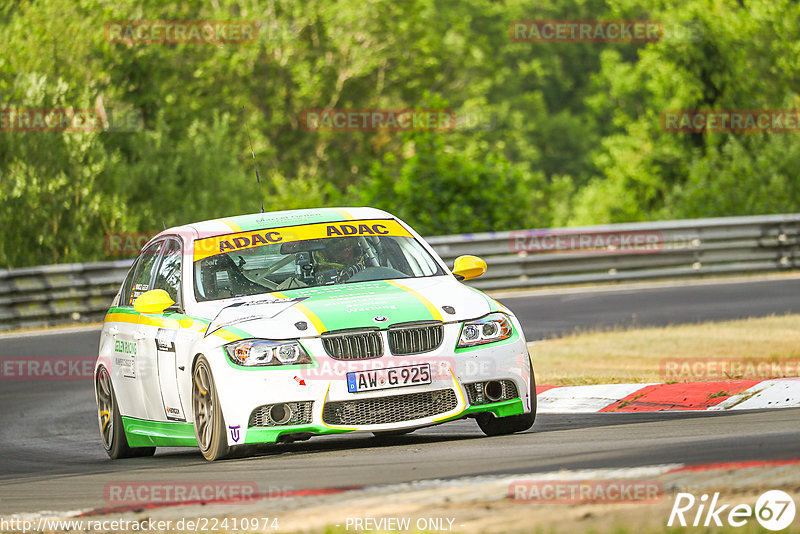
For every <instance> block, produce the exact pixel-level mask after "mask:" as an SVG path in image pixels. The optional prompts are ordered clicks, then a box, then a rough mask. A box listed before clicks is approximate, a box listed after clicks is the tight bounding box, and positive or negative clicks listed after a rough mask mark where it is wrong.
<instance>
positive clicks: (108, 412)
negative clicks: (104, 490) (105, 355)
mask: <svg viewBox="0 0 800 534" xmlns="http://www.w3.org/2000/svg"><path fill="white" fill-rule="evenodd" d="M94 387H95V392H96V393H97V423H98V425H99V427H100V440H101V441H102V442H103V448H105V450H106V453H108V456H109V457H110V458H111V459H112V460H119V459H121V458H139V457H142V456H153V455H154V454H155V453H156V448H155V447H131V446H130V445H128V438H127V437H125V428H124V427H123V426H122V415H121V414H120V413H119V404H117V397H116V394H115V393H114V385H113V384H112V383H111V376H110V375H109V374H108V371H107V370H106V368H105V367H100V369H99V370H98V371H97V375H96V376H95V379H94Z"/></svg>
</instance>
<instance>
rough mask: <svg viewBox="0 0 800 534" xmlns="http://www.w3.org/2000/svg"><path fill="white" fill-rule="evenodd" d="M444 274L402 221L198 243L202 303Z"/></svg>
mask: <svg viewBox="0 0 800 534" xmlns="http://www.w3.org/2000/svg"><path fill="white" fill-rule="evenodd" d="M442 274H444V272H443V270H442V269H441V267H440V266H439V264H438V263H437V262H436V261H435V260H434V259H433V258H432V257H431V255H430V254H429V253H428V251H427V250H425V248H423V246H422V245H421V244H420V243H419V242H418V241H417V240H416V239H414V237H412V236H411V235H410V234H409V233H408V231H407V230H406V229H405V228H404V227H403V226H401V225H400V224H399V223H397V221H393V220H378V221H375V220H371V221H348V222H347V223H321V224H311V225H303V226H297V227H290V228H275V229H262V230H256V231H249V232H241V233H238V234H232V235H227V236H220V237H213V238H207V239H202V240H198V241H195V262H194V288H195V297H196V299H197V300H198V301H200V302H202V301H209V300H218V299H224V298H229V297H239V296H248V295H258V294H262V293H270V292H273V291H286V290H291V289H298V288H304V287H314V286H324V285H334V284H349V283H355V282H367V281H374V280H391V279H395V278H419V277H425V276H436V275H442Z"/></svg>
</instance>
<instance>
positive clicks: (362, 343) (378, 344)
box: [322, 329, 383, 360]
mask: <svg viewBox="0 0 800 534" xmlns="http://www.w3.org/2000/svg"><path fill="white" fill-rule="evenodd" d="M322 345H323V346H324V347H325V352H327V353H328V356H330V357H331V358H334V359H336V360H368V359H370V358H380V357H381V356H383V341H382V340H381V334H380V332H379V331H378V330H377V329H375V330H360V331H352V330H351V331H341V330H340V331H338V332H334V333H330V332H329V333H327V334H324V335H323V336H322Z"/></svg>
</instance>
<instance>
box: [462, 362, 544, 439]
mask: <svg viewBox="0 0 800 534" xmlns="http://www.w3.org/2000/svg"><path fill="white" fill-rule="evenodd" d="M530 395H531V411H530V413H523V414H520V415H510V416H508V417H495V415H494V414H493V413H491V412H483V413H479V414H477V415H476V416H475V419H476V420H477V421H478V426H479V427H480V428H481V430H482V431H483V433H484V434H486V435H487V436H504V435H507V434H514V433H516V432H525V431H526V430H528V429H530V428H531V427H532V426H533V423H534V421H536V381H535V380H534V377H533V365H531V387H530Z"/></svg>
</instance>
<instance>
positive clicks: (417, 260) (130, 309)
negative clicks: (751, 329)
mask: <svg viewBox="0 0 800 534" xmlns="http://www.w3.org/2000/svg"><path fill="white" fill-rule="evenodd" d="M485 270H486V264H485V263H484V262H483V260H481V259H479V258H476V257H474V256H462V257H460V258H458V259H456V261H455V266H454V269H453V271H452V272H450V270H449V269H448V268H447V266H446V265H445V263H444V262H443V261H442V260H441V258H439V256H438V255H437V254H436V252H434V250H433V249H432V248H431V247H430V245H428V244H427V243H426V242H425V241H424V240H423V239H422V238H421V237H420V236H419V235H418V234H417V233H416V232H415V231H414V230H412V229H411V228H410V227H409V226H407V225H406V224H405V223H403V222H402V221H400V220H398V219H397V218H395V217H393V216H392V215H390V214H388V213H386V212H383V211H380V210H376V209H372V208H341V209H335V208H325V209H315V210H297V211H284V212H274V213H257V214H254V215H245V216H239V217H231V218H228V219H217V220H212V221H205V222H201V223H197V224H190V225H186V226H181V227H177V228H171V229H169V230H165V231H163V232H161V233H160V234H159V235H157V236H156V237H154V238H153V239H152V240H151V241H150V242H149V243H148V244H147V245H146V246H145V247H144V248H143V249H142V252H141V254H140V255H139V257H138V258H137V259H136V261H135V262H134V264H133V266H132V267H131V269H130V271H129V272H128V274H127V276H126V277H125V281H124V282H123V284H122V287H121V289H120V291H119V293H118V294H117V296H116V297H115V298H114V302H113V305H112V307H111V309H110V310H109V311H108V314H107V315H106V317H105V322H104V325H103V330H102V333H101V337H100V354H99V357H98V359H97V365H96V372H95V391H96V398H97V413H98V419H99V425H100V433H101V436H102V440H103V444H104V446H105V448H106V450H107V451H108V454H109V455H110V456H111V457H112V458H123V457H131V456H146V455H151V454H153V453H154V452H155V448H156V447H176V446H178V447H180V446H186V447H199V448H200V451H201V452H202V453H203V456H205V458H206V459H208V460H216V459H220V458H224V457H226V456H229V455H230V454H231V453H232V452H234V451H236V450H237V449H238V448H241V447H242V446H245V445H248V444H261V443H274V442H278V441H294V440H299V439H307V438H309V437H311V436H316V435H324V434H337V433H345V432H372V433H375V434H378V435H380V434H381V433H387V434H397V433H406V432H411V431H413V430H414V429H417V428H421V427H425V426H430V425H435V424H438V423H443V422H445V421H452V420H455V419H461V418H464V417H474V418H475V419H477V422H478V425H479V426H480V428H481V429H482V430H483V432H484V433H486V434H487V435H499V434H508V433H512V432H520V431H524V430H527V429H529V428H530V427H531V426H532V425H533V422H534V418H535V416H536V395H535V390H534V378H533V367H532V364H531V360H530V356H529V354H528V350H527V346H526V344H525V338H524V335H523V333H522V328H521V326H520V324H519V321H518V320H517V318H516V317H515V316H514V314H513V313H511V312H510V311H509V310H508V309H507V308H505V307H504V306H502V305H501V304H499V303H498V302H496V301H495V300H494V299H492V298H490V297H488V296H487V295H485V294H483V293H482V292H480V291H478V290H476V289H473V288H471V287H468V286H466V285H464V284H462V283H461V281H462V280H466V279H470V278H474V277H476V276H479V275H481V274H483V273H484V272H485Z"/></svg>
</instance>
